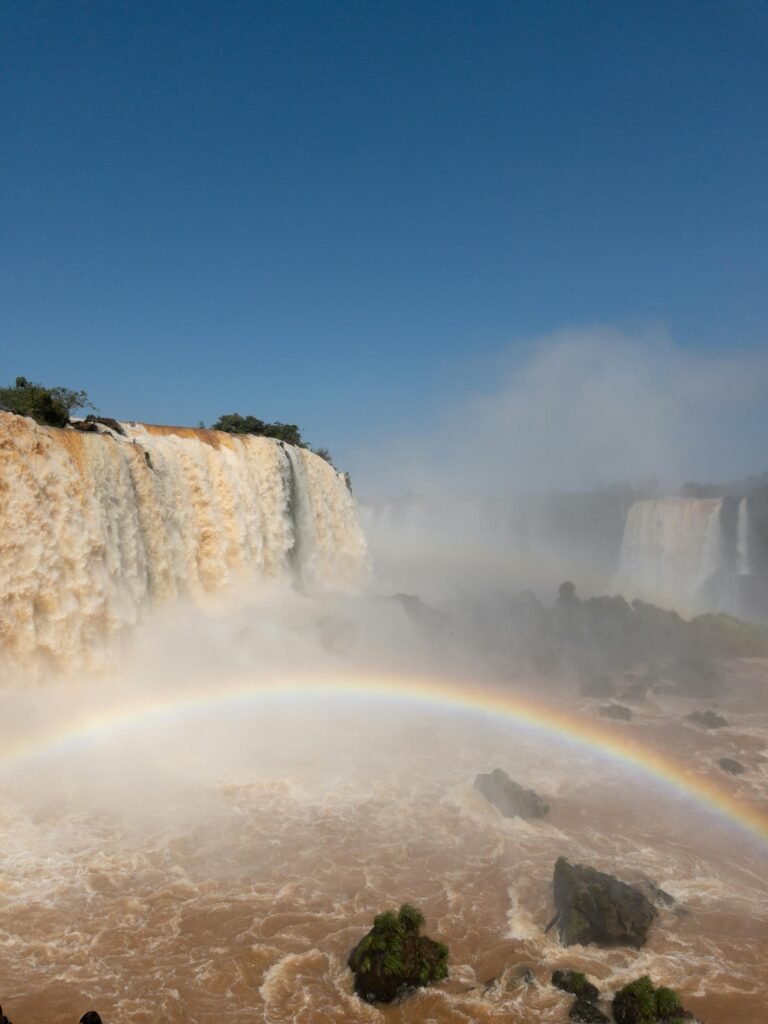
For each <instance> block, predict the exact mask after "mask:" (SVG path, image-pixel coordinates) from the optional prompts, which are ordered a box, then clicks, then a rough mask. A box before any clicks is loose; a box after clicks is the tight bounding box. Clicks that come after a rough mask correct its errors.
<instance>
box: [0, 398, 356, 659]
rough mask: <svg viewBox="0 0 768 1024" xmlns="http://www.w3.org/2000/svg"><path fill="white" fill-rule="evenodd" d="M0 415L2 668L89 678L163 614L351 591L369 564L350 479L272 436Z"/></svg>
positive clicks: (0, 641)
mask: <svg viewBox="0 0 768 1024" xmlns="http://www.w3.org/2000/svg"><path fill="white" fill-rule="evenodd" d="M121 426H122V429H123V431H124V434H120V433H118V432H117V431H112V430H110V429H108V428H107V427H100V428H99V430H100V432H99V433H85V432H80V431H77V430H72V429H65V430H60V429H55V428H48V427H41V426H38V425H37V424H35V423H34V422H33V421H32V420H29V419H25V418H22V417H19V416H13V415H11V414H8V413H0V655H2V657H3V658H4V660H5V662H6V663H9V662H10V663H11V664H14V663H15V664H18V665H25V666H29V667H30V670H32V668H34V667H37V668H38V669H43V668H46V667H47V668H51V669H54V670H58V669H63V668H71V667H73V666H75V667H78V666H82V667H88V663H89V661H90V660H92V659H98V652H99V649H100V648H101V646H102V645H103V643H104V642H105V641H106V640H108V639H109V637H110V636H113V635H117V634H118V633H120V632H121V631H123V630H124V629H125V628H126V627H130V626H132V625H134V624H135V623H137V622H138V621H139V620H140V619H141V618H142V617H143V616H144V614H145V613H146V611H147V609H148V608H149V607H151V606H152V605H155V604H159V603H161V602H163V601H168V600H170V599H173V598H176V597H190V598H193V599H197V598H200V597H202V596H203V595H205V594H207V593H211V592H214V591H217V590H220V589H222V588H223V587H225V586H226V585H227V584H228V583H230V582H232V581H234V580H236V579H243V578H245V577H247V576H248V574H255V575H258V576H261V577H280V576H285V577H293V578H296V579H299V580H301V581H302V582H304V583H308V584H311V583H320V584H328V583H330V584H336V583H341V584H344V583H352V582H354V581H356V580H358V579H359V578H360V574H361V572H362V570H363V568H364V566H365V563H366V554H365V541H364V538H363V534H362V530H361V527H360V523H359V519H358V514H357V508H356V506H355V502H354V499H353V498H352V495H351V494H350V492H349V489H348V487H347V485H346V482H345V479H344V478H343V476H342V475H341V474H339V473H337V472H336V471H335V470H334V469H333V467H332V466H330V465H329V464H328V463H327V462H325V460H323V459H321V458H319V457H318V456H316V455H313V454H312V453H310V452H308V451H306V450H304V449H299V448H293V447H291V446H290V445H283V444H282V443H281V442H279V441H275V440H272V439H269V438H263V437H251V436H244V437H240V436H232V435H229V434H224V433H220V432H218V431H212V430H193V429H188V428H174V427H153V426H144V425H140V424H128V423H125V424H122V425H121Z"/></svg>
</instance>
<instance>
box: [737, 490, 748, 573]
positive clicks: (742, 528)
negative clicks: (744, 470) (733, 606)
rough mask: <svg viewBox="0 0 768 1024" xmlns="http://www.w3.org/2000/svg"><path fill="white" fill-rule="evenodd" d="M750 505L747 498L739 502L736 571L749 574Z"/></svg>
mask: <svg viewBox="0 0 768 1024" xmlns="http://www.w3.org/2000/svg"><path fill="white" fill-rule="evenodd" d="M751 571H752V570H751V568H750V562H749V505H748V502H747V499H746V498H742V499H741V501H740V502H739V516H738V519H737V521H736V572H737V573H738V574H739V575H749V573H750V572H751Z"/></svg>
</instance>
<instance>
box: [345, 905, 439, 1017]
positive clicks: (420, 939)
mask: <svg viewBox="0 0 768 1024" xmlns="http://www.w3.org/2000/svg"><path fill="white" fill-rule="evenodd" d="M423 924H424V917H423V915H422V914H421V912H420V911H419V910H417V909H416V907H413V906H411V905H410V904H409V903H404V904H403V905H402V906H401V907H400V910H399V912H398V913H397V914H395V913H394V912H393V911H391V910H388V911H385V912H384V913H383V914H377V915H376V917H375V918H374V921H373V928H371V930H370V931H369V932H368V934H367V935H365V936H364V937H363V938H362V939H361V940H360V942H358V944H357V945H356V946H355V948H354V949H353V950H352V952H351V953H350V954H349V958H348V960H347V964H348V966H349V968H350V970H351V971H352V972H353V974H354V976H355V992H357V994H358V995H359V996H360V998H361V999H365V1001H366V1002H368V1003H392V1002H395V1001H398V1002H399V1001H401V1000H402V999H405V998H406V997H407V996H408V995H410V993H411V992H413V991H415V990H416V989H417V988H422V987H423V986H425V985H431V984H433V983H434V982H436V981H441V980H442V979H443V978H446V977H447V976H448V947H447V946H446V945H444V944H443V943H442V942H435V940H434V939H430V938H428V937H427V936H426V935H422V934H421V927H422V926H423Z"/></svg>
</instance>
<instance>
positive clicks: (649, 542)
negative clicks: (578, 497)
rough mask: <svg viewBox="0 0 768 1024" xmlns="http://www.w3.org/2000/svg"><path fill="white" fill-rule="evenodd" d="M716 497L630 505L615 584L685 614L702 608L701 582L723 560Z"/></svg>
mask: <svg viewBox="0 0 768 1024" xmlns="http://www.w3.org/2000/svg"><path fill="white" fill-rule="evenodd" d="M721 504H722V503H721V501H720V500H719V499H712V498H705V499H698V498H662V499H659V500H653V501H638V502H635V504H634V505H632V507H631V508H630V510H629V514H628V516H627V523H626V527H625V529H624V539H623V541H622V546H621V555H620V560H619V571H618V574H617V578H616V580H615V581H614V583H615V586H616V587H617V589H619V590H620V591H621V592H623V593H624V594H626V596H627V597H630V598H635V597H639V598H642V599H643V600H647V601H652V602H653V603H655V604H659V605H661V606H662V607H667V608H674V609H675V610H676V611H679V612H681V613H683V614H686V613H688V614H692V613H695V612H698V611H701V610H702V609H703V605H702V596H701V588H702V585H703V584H704V583H705V581H706V580H707V579H708V577H709V576H710V575H711V574H712V573H713V572H715V571H716V570H717V569H718V568H719V567H720V563H721V550H720V549H721V540H720V507H721Z"/></svg>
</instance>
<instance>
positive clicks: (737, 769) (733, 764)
mask: <svg viewBox="0 0 768 1024" xmlns="http://www.w3.org/2000/svg"><path fill="white" fill-rule="evenodd" d="M717 763H718V764H719V765H720V767H721V768H722V769H723V771H724V772H728V774H729V775H743V774H744V772H745V771H746V770H747V769H746V768H745V767H744V765H743V764H742V763H741V762H740V761H734V759H733V758H732V757H721V758H720V760H719V761H718V762H717Z"/></svg>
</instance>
